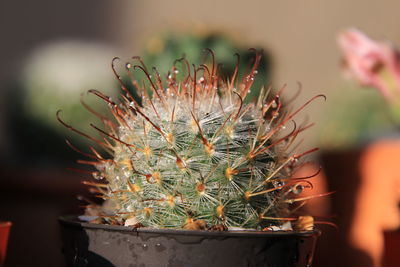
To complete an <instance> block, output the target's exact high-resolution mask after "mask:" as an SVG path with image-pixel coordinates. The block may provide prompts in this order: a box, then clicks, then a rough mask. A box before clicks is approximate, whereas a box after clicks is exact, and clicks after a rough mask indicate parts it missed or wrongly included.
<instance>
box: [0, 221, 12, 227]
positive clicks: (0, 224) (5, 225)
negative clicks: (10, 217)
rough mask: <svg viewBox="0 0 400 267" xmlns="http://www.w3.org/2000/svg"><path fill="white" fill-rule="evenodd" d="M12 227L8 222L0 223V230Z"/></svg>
mask: <svg viewBox="0 0 400 267" xmlns="http://www.w3.org/2000/svg"><path fill="white" fill-rule="evenodd" d="M11 226H12V222H10V221H0V228H3V227H4V228H7V227H11Z"/></svg>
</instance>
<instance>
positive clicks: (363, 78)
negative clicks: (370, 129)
mask: <svg viewBox="0 0 400 267" xmlns="http://www.w3.org/2000/svg"><path fill="white" fill-rule="evenodd" d="M338 43H339V46H340V48H341V50H342V51H343V54H344V61H345V67H346V69H347V70H348V71H349V72H350V74H351V75H352V76H353V77H354V78H355V79H357V81H358V82H359V83H360V84H361V85H365V86H372V87H375V88H377V89H379V90H380V92H381V93H382V94H383V96H384V97H385V98H386V99H388V100H395V99H396V98H398V97H399V95H400V61H399V52H398V51H397V50H396V49H395V48H394V47H393V46H392V45H391V44H390V43H389V42H384V41H376V40H373V39H371V38H369V37H368V36H367V35H365V34H364V33H362V32H361V31H359V30H357V29H348V30H346V31H344V32H342V33H341V34H340V35H339V37H338Z"/></svg>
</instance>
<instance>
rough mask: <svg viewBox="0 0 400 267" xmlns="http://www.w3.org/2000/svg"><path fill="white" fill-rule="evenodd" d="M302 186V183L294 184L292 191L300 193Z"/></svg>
mask: <svg viewBox="0 0 400 267" xmlns="http://www.w3.org/2000/svg"><path fill="white" fill-rule="evenodd" d="M303 189H304V187H303V186H302V185H299V184H298V185H296V186H294V187H293V188H292V192H293V193H295V194H296V195H297V194H300V193H301V192H303Z"/></svg>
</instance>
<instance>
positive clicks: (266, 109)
mask: <svg viewBox="0 0 400 267" xmlns="http://www.w3.org/2000/svg"><path fill="white" fill-rule="evenodd" d="M209 52H210V54H211V55H212V57H213V60H212V62H211V63H210V64H209V65H201V66H200V67H197V68H196V67H195V66H194V65H193V67H192V68H190V67H189V64H186V65H187V66H188V68H187V69H188V70H187V72H188V74H187V75H186V77H184V78H183V79H177V73H178V70H177V68H176V67H175V66H173V67H172V69H171V71H170V73H169V74H168V75H167V77H166V79H164V80H163V79H162V78H161V76H160V75H159V74H158V73H157V71H156V70H155V71H154V73H155V77H154V78H152V77H151V76H150V75H149V72H148V70H147V68H146V66H145V65H144V64H143V63H142V62H141V60H140V58H139V62H140V63H141V64H139V65H135V66H134V65H133V64H131V63H128V64H127V65H126V70H127V72H128V73H129V74H130V75H131V76H132V82H133V84H134V85H135V87H136V89H137V91H136V93H135V94H136V95H138V96H139V98H138V97H136V96H135V97H134V96H133V95H132V93H131V92H129V90H128V89H127V88H126V86H125V85H124V84H123V83H122V80H121V78H120V76H119V75H118V74H117V72H116V71H115V68H114V61H115V59H114V60H113V63H112V68H113V71H114V73H115V75H116V76H117V78H118V80H119V81H120V84H121V88H122V90H123V94H122V95H121V97H122V98H121V101H120V102H118V103H117V102H114V101H112V100H111V99H110V98H108V97H107V96H105V95H103V94H102V93H100V92H99V91H96V90H90V91H89V92H90V93H93V94H95V95H97V96H99V97H100V98H101V99H103V100H104V101H105V102H107V103H108V105H109V107H110V111H111V114H112V115H113V118H114V119H113V120H111V119H108V118H106V117H105V116H103V115H100V114H97V113H95V112H94V111H93V110H91V111H92V112H93V113H95V114H96V115H97V116H99V117H100V118H101V119H102V120H103V122H104V126H103V128H100V127H98V126H95V125H92V126H93V127H94V128H95V129H97V130H98V131H99V132H100V133H101V135H102V137H103V139H101V140H100V139H95V138H92V137H89V136H86V135H85V134H83V133H81V132H79V131H78V130H76V129H74V128H72V127H71V126H69V125H67V124H66V123H65V122H63V121H62V120H61V119H60V117H58V118H59V120H60V121H61V122H62V123H63V124H64V125H66V126H67V127H69V128H70V129H71V130H73V131H75V132H78V133H80V134H83V135H85V136H86V137H87V138H90V139H92V140H93V141H94V142H96V143H97V144H99V145H101V146H102V147H103V148H104V150H105V151H106V152H107V153H108V154H109V156H108V158H106V157H103V156H101V155H100V154H99V153H98V152H97V151H96V150H95V149H93V148H91V151H92V154H88V153H83V152H82V153H83V154H85V155H86V156H88V157H90V158H92V159H95V161H91V162H83V163H89V164H92V165H94V166H95V167H96V169H97V171H96V172H94V173H93V175H94V177H95V178H96V179H98V180H99V181H98V182H97V183H92V182H88V184H89V185H91V186H92V187H94V188H95V190H96V191H97V192H98V193H99V194H100V196H101V197H102V198H104V199H111V200H112V201H113V202H114V203H115V211H114V212H113V214H111V216H104V218H106V220H108V221H113V222H118V223H122V224H123V223H125V224H126V225H128V224H135V223H136V224H141V225H144V226H146V227H153V228H178V229H179V228H186V229H206V228H210V227H212V226H222V227H223V228H226V227H242V228H252V229H262V228H264V227H267V226H271V225H278V226H279V225H282V224H283V223H284V222H286V221H288V220H291V219H293V218H292V217H293V216H292V211H291V210H292V206H293V203H294V202H297V201H300V200H303V199H302V198H300V197H298V196H297V197H296V194H297V193H299V191H301V189H302V188H303V187H304V186H307V185H308V184H309V183H308V182H307V181H306V180H305V179H301V178H298V179H290V176H291V172H292V170H293V168H294V167H295V165H296V164H297V163H296V162H297V161H298V159H299V158H301V157H302V156H304V155H306V154H308V153H310V152H313V151H314V150H315V149H313V150H309V151H306V152H303V153H300V154H296V153H289V151H290V147H291V146H292V144H293V142H294V140H295V138H296V136H297V135H298V134H299V133H300V132H302V131H303V130H305V129H306V128H308V127H309V126H310V125H302V126H299V127H296V124H295V123H294V127H293V130H290V131H289V130H288V129H286V130H285V129H284V128H285V127H286V126H288V125H291V121H292V119H293V117H294V116H295V115H296V114H298V113H299V112H300V111H301V110H302V109H303V108H304V107H305V106H306V105H307V104H308V103H309V102H311V101H312V100H313V99H315V98H316V97H319V96H316V97H314V98H313V99H311V100H310V101H309V102H307V103H306V104H305V105H303V106H301V107H300V108H298V109H297V110H295V111H292V112H289V111H288V110H287V109H284V108H283V105H282V102H281V101H280V93H278V94H277V95H276V96H274V97H270V96H269V95H268V91H267V90H265V89H263V90H262V91H261V94H260V96H259V98H258V100H257V101H256V102H254V103H249V104H245V103H244V101H243V100H244V98H245V97H246V95H247V94H248V93H249V91H250V88H251V86H252V83H253V81H254V77H255V75H256V73H257V70H256V69H257V65H258V64H259V62H260V58H261V56H260V54H259V53H256V55H255V63H254V65H253V67H252V68H251V70H250V72H249V73H248V74H247V75H245V76H244V78H243V79H241V80H240V81H238V78H237V74H238V67H236V69H235V73H234V74H233V76H232V77H230V78H229V79H224V78H222V77H220V76H219V75H218V71H217V69H218V68H217V66H216V63H215V60H214V54H213V53H212V51H209ZM134 70H136V71H143V72H144V73H145V74H146V75H147V77H148V81H147V82H148V85H145V83H143V85H141V83H140V82H138V81H136V80H135V79H134V78H133V73H134ZM149 88H150V89H151V91H152V94H148V89H149ZM288 128H289V127H288ZM290 128H291V127H290ZM103 215H105V214H103ZM109 215H110V214H109Z"/></svg>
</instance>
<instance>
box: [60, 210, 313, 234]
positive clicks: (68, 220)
mask: <svg viewBox="0 0 400 267" xmlns="http://www.w3.org/2000/svg"><path fill="white" fill-rule="evenodd" d="M58 220H59V222H60V223H61V224H62V225H70V226H75V227H82V228H90V229H102V230H106V231H117V232H133V233H148V234H169V235H185V236H215V237H218V236H222V237H225V236H232V237H263V238H265V237H278V236H279V237H283V236H297V237H309V236H320V235H321V231H320V230H319V229H316V228H314V230H312V231H268V232H267V231H265V232H263V231H257V230H231V231H209V230H185V229H169V228H148V227H141V228H133V227H129V226H123V225H109V224H94V223H88V222H84V221H81V220H79V219H78V216H74V215H66V216H60V217H59V218H58Z"/></svg>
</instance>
